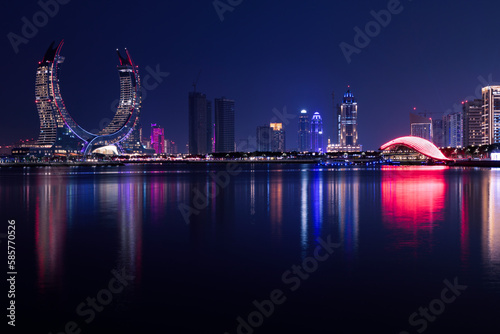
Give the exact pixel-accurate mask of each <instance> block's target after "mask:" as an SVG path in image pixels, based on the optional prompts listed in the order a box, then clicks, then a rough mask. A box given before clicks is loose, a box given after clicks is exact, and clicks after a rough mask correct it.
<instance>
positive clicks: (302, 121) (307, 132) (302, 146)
mask: <svg viewBox="0 0 500 334" xmlns="http://www.w3.org/2000/svg"><path fill="white" fill-rule="evenodd" d="M298 144H299V152H309V150H310V149H311V127H310V125H309V116H308V115H307V110H302V111H301V112H300V116H299V138H298Z"/></svg>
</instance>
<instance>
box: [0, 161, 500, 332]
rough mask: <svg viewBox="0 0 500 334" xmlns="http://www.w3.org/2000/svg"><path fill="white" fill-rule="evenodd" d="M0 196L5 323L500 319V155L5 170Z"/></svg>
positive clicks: (496, 324) (234, 326)
mask: <svg viewBox="0 0 500 334" xmlns="http://www.w3.org/2000/svg"><path fill="white" fill-rule="evenodd" d="M0 203H1V212H0V218H1V219H3V224H2V226H4V227H3V228H2V230H1V231H0V233H1V234H2V235H0V236H2V239H1V241H2V243H1V244H0V246H1V248H2V254H3V255H2V256H3V257H5V261H6V260H7V254H6V252H7V247H6V245H7V244H6V243H7V239H6V236H5V234H7V225H8V220H15V224H16V265H17V268H16V269H17V272H18V274H17V280H16V299H15V300H16V327H15V330H12V328H11V327H9V326H7V324H6V323H7V321H8V319H6V317H5V315H4V316H3V319H4V324H2V328H5V329H7V330H8V332H14V333H50V332H52V333H54V334H55V333H219V334H224V333H230V334H233V333H245V334H248V333H395V334H398V333H406V332H407V333H423V332H425V333H498V332H499V331H500V321H499V320H498V319H500V169H472V168H470V169H469V168H449V167H442V166H437V167H382V168H379V169H366V168H361V169H356V168H351V169H318V168H316V167H314V166H313V165H279V164H272V165H261V164H259V165H238V166H236V167H232V169H231V168H230V169H229V170H228V165H166V166H160V165H158V166H155V165H148V166H124V167H123V166H122V167H97V168H88V167H78V168H65V167H61V168H29V169H14V168H13V169H6V168H2V169H1V170H0ZM2 261H4V260H2ZM6 271H7V270H4V272H6ZM4 275H5V274H4ZM5 292H7V286H6V287H5ZM4 296H5V297H4V298H3V299H2V300H4V306H5V307H4V306H2V309H4V310H5V309H6V307H7V306H8V305H7V303H8V302H9V301H8V300H7V298H6V293H5V294H4ZM4 312H5V313H6V314H7V312H8V311H4ZM3 332H4V331H3V330H2V333H3Z"/></svg>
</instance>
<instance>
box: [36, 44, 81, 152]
mask: <svg viewBox="0 0 500 334" xmlns="http://www.w3.org/2000/svg"><path fill="white" fill-rule="evenodd" d="M53 45H54V43H52V44H51V46H50V47H49V48H48V50H47V52H46V53H45V55H44V57H43V60H42V61H41V62H39V63H38V68H37V71H36V79H35V103H36V106H37V109H38V116H39V118H40V134H39V136H38V141H37V143H36V146H37V147H39V148H50V149H53V148H55V149H70V148H73V149H74V150H78V148H81V146H82V145H81V144H80V145H79V143H78V139H77V138H76V137H75V136H74V134H73V133H72V132H71V131H70V129H69V127H68V126H66V124H65V122H64V119H63V117H62V116H61V113H60V112H59V108H61V109H62V107H63V104H61V105H58V103H59V102H62V100H61V97H60V89H59V79H58V72H59V64H61V63H63V62H64V57H62V56H60V55H59V50H60V48H61V46H62V42H61V43H60V44H59V46H58V47H57V48H53Z"/></svg>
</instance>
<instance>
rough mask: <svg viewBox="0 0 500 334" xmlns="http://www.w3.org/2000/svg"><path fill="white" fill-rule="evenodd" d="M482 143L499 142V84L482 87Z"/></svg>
mask: <svg viewBox="0 0 500 334" xmlns="http://www.w3.org/2000/svg"><path fill="white" fill-rule="evenodd" d="M482 91H483V117H482V125H483V126H482V127H483V141H482V144H483V145H491V144H496V143H500V86H488V87H484V88H483V90H482Z"/></svg>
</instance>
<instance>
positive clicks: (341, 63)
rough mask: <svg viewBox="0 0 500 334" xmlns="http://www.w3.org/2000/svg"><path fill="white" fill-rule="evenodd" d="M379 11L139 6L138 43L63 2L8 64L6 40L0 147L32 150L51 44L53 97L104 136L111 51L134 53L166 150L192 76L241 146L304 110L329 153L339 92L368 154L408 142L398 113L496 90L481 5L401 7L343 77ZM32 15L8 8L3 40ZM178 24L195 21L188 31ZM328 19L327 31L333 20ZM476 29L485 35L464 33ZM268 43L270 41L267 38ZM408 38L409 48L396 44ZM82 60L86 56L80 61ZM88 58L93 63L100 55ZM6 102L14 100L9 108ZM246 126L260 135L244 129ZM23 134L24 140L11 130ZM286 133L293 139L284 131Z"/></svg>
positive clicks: (493, 51) (148, 110)
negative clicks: (318, 122) (57, 46)
mask: <svg viewBox="0 0 500 334" xmlns="http://www.w3.org/2000/svg"><path fill="white" fill-rule="evenodd" d="M386 6H387V2H386V1H377V2H371V3H359V2H356V3H349V4H347V3H339V4H332V3H330V2H326V1H321V2H318V3H315V5H311V4H288V5H287V6H286V7H283V5H279V4H266V5H264V4H257V3H242V4H241V5H239V6H237V7H236V8H235V9H234V11H233V12H226V13H225V15H224V21H221V20H220V18H219V16H218V15H217V12H216V11H215V10H214V8H213V5H212V3H210V2H207V3H206V4H199V3H198V2H194V1H186V2H184V3H182V4H181V3H178V4H177V3H176V4H163V5H160V4H157V3H155V2H148V1H146V2H144V3H141V5H140V6H134V9H135V10H136V11H137V14H138V15H137V17H138V20H139V24H140V23H141V22H143V23H144V24H142V25H141V26H144V30H142V31H141V33H140V34H138V33H137V32H136V31H134V29H135V28H134V27H133V26H126V25H125V26H121V28H120V29H117V28H116V26H118V25H117V24H116V23H117V19H109V20H108V19H104V18H105V17H106V18H107V17H116V18H118V17H123V16H124V15H128V14H127V9H126V7H127V6H123V7H121V6H102V5H97V4H94V3H89V4H88V5H87V6H85V7H82V6H80V5H78V4H76V3H73V2H69V3H67V4H64V5H59V8H58V13H57V15H55V16H54V17H51V18H50V20H49V21H48V23H47V24H45V25H44V26H42V27H36V28H37V34H36V35H34V36H32V37H30V38H27V40H28V42H27V43H22V44H19V45H18V52H17V53H16V52H15V51H14V49H13V47H12V45H11V42H10V41H9V39H8V38H4V47H5V49H4V50H5V52H4V53H3V54H2V60H4V62H5V63H8V64H12V66H9V67H8V68H7V69H6V76H7V77H9V78H10V80H11V82H10V84H9V85H7V87H6V88H5V90H4V91H3V92H2V93H0V94H2V97H3V98H4V99H3V100H4V101H6V102H5V104H4V107H3V108H5V111H6V112H10V113H11V115H10V116H9V117H8V118H7V119H6V121H5V123H4V125H3V126H2V133H1V134H0V143H2V144H10V143H11V142H13V141H17V140H18V139H21V138H23V139H24V138H36V136H37V133H36V132H37V128H38V119H37V115H36V107H35V106H34V103H33V93H32V87H33V77H32V73H33V69H34V61H35V60H36V61H39V58H38V57H39V56H38V55H39V54H40V53H41V52H43V51H44V50H45V49H46V46H47V45H48V44H50V42H51V41H52V40H58V39H59V38H64V39H65V41H66V44H65V50H64V55H65V56H66V57H67V59H68V60H67V62H66V63H65V64H64V69H63V70H62V71H61V85H63V86H64V88H63V92H62V93H63V94H64V96H65V102H66V104H67V106H68V108H69V109H70V110H71V113H72V116H74V117H75V120H76V121H77V122H78V123H79V124H81V125H82V127H84V128H87V129H102V128H103V126H100V125H103V124H105V123H106V122H105V120H106V119H109V120H111V119H112V117H113V113H112V112H111V105H112V104H113V103H114V101H113V98H110V92H111V96H116V93H115V94H113V89H115V91H114V92H116V72H113V70H112V67H111V66H110V65H111V64H112V63H114V61H115V59H114V57H113V55H112V54H111V51H112V50H114V49H115V48H116V47H119V48H123V47H128V48H129V49H130V50H134V60H135V61H136V62H137V63H138V64H140V71H141V75H142V76H143V78H142V79H143V81H144V83H145V85H144V86H145V87H146V86H147V87H148V89H147V91H146V92H147V94H146V97H145V98H144V104H143V112H142V116H141V117H143V122H142V123H143V124H150V123H154V122H157V123H159V124H163V125H164V126H165V133H166V136H168V137H169V138H173V139H175V140H176V141H177V142H178V143H179V145H180V146H182V147H183V146H185V144H186V143H187V141H188V138H187V137H188V136H187V127H186V123H187V121H186V120H187V111H186V105H185V98H183V97H184V96H185V92H186V91H189V88H190V87H191V83H192V82H193V80H194V79H195V78H196V76H197V74H198V73H199V70H200V69H202V73H201V76H200V78H199V82H198V87H199V90H200V91H203V92H204V93H205V94H207V95H208V96H220V95H222V94H223V95H226V96H230V97H231V98H232V99H234V100H235V101H237V103H238V111H239V115H240V117H236V120H235V132H236V135H237V138H241V137H243V138H244V137H246V136H254V133H255V127H256V126H258V124H261V123H262V122H263V121H265V120H267V121H269V120H270V119H271V118H272V117H274V116H275V115H274V114H273V110H274V109H275V108H276V109H278V110H280V112H282V110H283V107H284V106H286V107H287V110H289V111H290V113H291V112H292V111H293V112H295V111H300V110H302V109H306V110H310V111H319V112H320V113H321V114H322V115H323V123H324V128H325V132H326V133H325V140H327V139H328V138H331V139H332V141H335V136H334V134H332V133H331V130H330V129H332V127H333V125H334V123H333V122H334V119H333V115H331V114H330V113H329V112H328V111H329V110H331V109H332V108H333V105H332V101H331V97H330V94H331V91H338V92H341V91H343V90H345V86H346V84H350V85H352V86H353V87H355V90H356V94H357V95H358V96H359V97H360V101H359V102H360V103H362V104H363V106H364V107H365V109H364V111H365V114H364V115H363V117H360V120H359V133H360V138H359V141H360V142H361V143H365V147H364V148H365V149H376V148H377V145H379V144H381V143H384V142H385V141H386V140H389V139H391V138H394V137H397V136H399V135H405V134H407V117H408V116H407V111H408V110H410V108H412V107H413V106H417V107H418V108H419V109H420V110H429V111H439V112H445V111H447V110H449V109H450V110H453V109H454V106H455V105H456V104H460V101H463V100H465V99H466V98H467V97H469V96H472V97H475V98H480V95H479V96H477V94H476V93H477V90H476V88H477V87H478V86H486V85H488V84H495V82H497V81H500V72H499V71H498V69H497V66H496V62H495V60H496V57H497V55H498V53H499V51H500V49H499V47H498V46H496V45H494V44H492V43H482V41H483V40H487V37H486V36H485V35H487V34H483V33H482V32H483V31H494V30H495V28H496V27H497V26H498V22H497V21H496V18H495V17H494V15H493V13H494V10H493V9H494V7H495V6H498V5H497V4H491V3H487V2H485V1H479V2H477V3H476V4H464V3H459V4H457V3H452V2H446V1H445V2H442V3H440V4H434V5H431V4H429V3H415V2H412V3H409V2H404V3H402V6H403V8H404V10H403V11H402V12H401V13H400V14H398V15H397V16H393V18H392V21H391V23H390V24H389V25H388V26H387V27H384V28H383V29H382V30H381V31H380V33H379V35H377V36H375V37H373V38H370V43H369V44H368V45H367V46H366V47H364V48H358V49H360V52H359V53H355V54H352V55H351V57H350V58H351V62H350V63H348V62H347V61H346V59H345V57H344V54H343V53H342V50H341V49H340V48H339V45H340V43H342V42H345V43H348V44H350V45H354V43H353V39H354V37H355V31H354V30H353V29H354V28H355V27H360V28H361V29H363V28H364V27H365V25H366V24H367V23H369V22H371V21H372V20H373V16H372V15H371V14H370V12H371V11H375V12H377V11H379V10H382V9H383V8H386ZM434 6H436V8H434ZM283 8H286V11H284V12H283V10H282V9H283ZM474 8H478V9H479V10H473V9H474ZM483 8H488V10H485V9H483ZM436 9H437V10H436ZM441 9H442V10H441ZM444 9H446V10H444ZM39 11H43V9H42V8H41V7H40V6H39V5H37V4H36V3H22V2H20V3H12V4H9V10H8V13H9V16H8V17H5V19H4V20H3V27H4V36H7V34H9V33H10V32H12V33H14V34H17V35H19V36H23V35H22V27H23V21H22V20H21V18H23V17H26V18H27V20H28V21H32V18H33V15H34V14H35V13H37V12H39ZM278 13H279V15H278ZM338 13H347V14H346V15H345V16H339V14H338ZM89 17H91V18H93V19H94V20H95V21H96V30H95V31H99V37H98V38H96V35H95V34H94V33H93V32H89V31H85V30H84V29H80V27H81V26H82V25H83V24H84V21H82V20H85V21H86V20H88V18H89ZM187 17H189V18H191V19H190V20H186V18H187ZM332 17H337V19H336V20H331V18H332ZM84 18H85V19H84ZM145 18H147V20H145ZM479 20H480V21H481V22H482V26H481V27H478V26H477V25H476V24H474V22H478V21H479ZM242 21H244V22H242ZM193 22H195V23H194V24H193ZM291 22H294V24H292V23H291ZM248 26H252V27H254V28H253V29H252V32H251V33H250V32H248V31H247V30H246V27H248ZM280 26H282V28H280ZM158 31H165V32H168V33H166V34H165V35H164V36H165V39H164V41H163V42H162V43H157V32H158ZM266 31H267V32H270V33H269V34H265V33H264V32H266ZM435 31H439V34H434V33H433V32H435ZM457 31H460V32H461V33H460V34H457V33H456V32H457ZM407 35H410V36H411V37H412V38H410V40H411V41H408V42H407V41H406V40H407V38H406V36H407ZM456 36H461V38H457V37H456ZM23 38H24V37H23ZM464 38H465V39H466V40H467V39H468V40H471V41H472V40H474V41H475V42H477V43H480V44H484V45H486V46H485V50H483V51H482V52H481V53H477V52H473V51H472V50H469V49H466V50H464V49H463V40H464ZM400 41H401V42H400ZM212 45H213V47H212ZM83 49H89V51H88V52H82V50H83ZM93 50H101V51H103V52H102V53H99V55H97V53H96V52H93ZM206 50H214V52H213V53H212V54H210V53H207V52H206ZM251 50H255V51H251ZM257 50H259V51H257ZM311 50H317V51H315V52H311ZM431 50H432V51H431ZM107 51H109V52H107ZM436 54H440V57H435V55H436ZM284 55H287V56H286V57H285V56H284ZM283 57H285V59H286V60H285V61H283ZM69 59H71V61H69ZM443 59H450V61H446V62H444V61H443ZM243 64H245V65H246V66H242V65H243ZM402 69H404V71H403V70H402ZM96 77H98V78H99V80H98V81H96V80H95V78H96ZM146 77H148V78H147V80H146ZM437 82H440V83H441V85H437V84H436V83H437ZM146 83H147V85H146ZM88 87H93V88H94V90H93V92H94V96H93V98H92V99H85V98H83V99H82V97H81V95H80V94H79V93H80V92H81V91H83V90H85V89H88ZM382 87H384V89H382ZM10 96H15V97H16V99H15V100H12V99H9V98H8V97H10ZM338 101H339V100H338V99H337V103H338ZM389 105H390V108H388V106H389ZM92 106H94V108H92ZM256 115H258V119H259V120H260V121H259V122H256V123H254V124H250V123H251V122H250V121H251V120H252V117H255V116H256ZM380 119H386V120H387V121H385V122H381V121H380ZM21 121H23V122H25V126H20V125H19V123H20V122H21ZM101 121H102V122H101ZM292 121H293V120H292ZM284 123H285V128H287V129H288V130H290V128H289V127H290V126H291V124H286V122H284ZM290 123H292V122H290ZM374 123H380V124H379V126H378V128H377V129H371V125H372V124H374ZM294 137H295V136H288V139H287V146H289V147H293V146H295V145H294V141H295V138H294ZM366 144H368V146H366Z"/></svg>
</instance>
